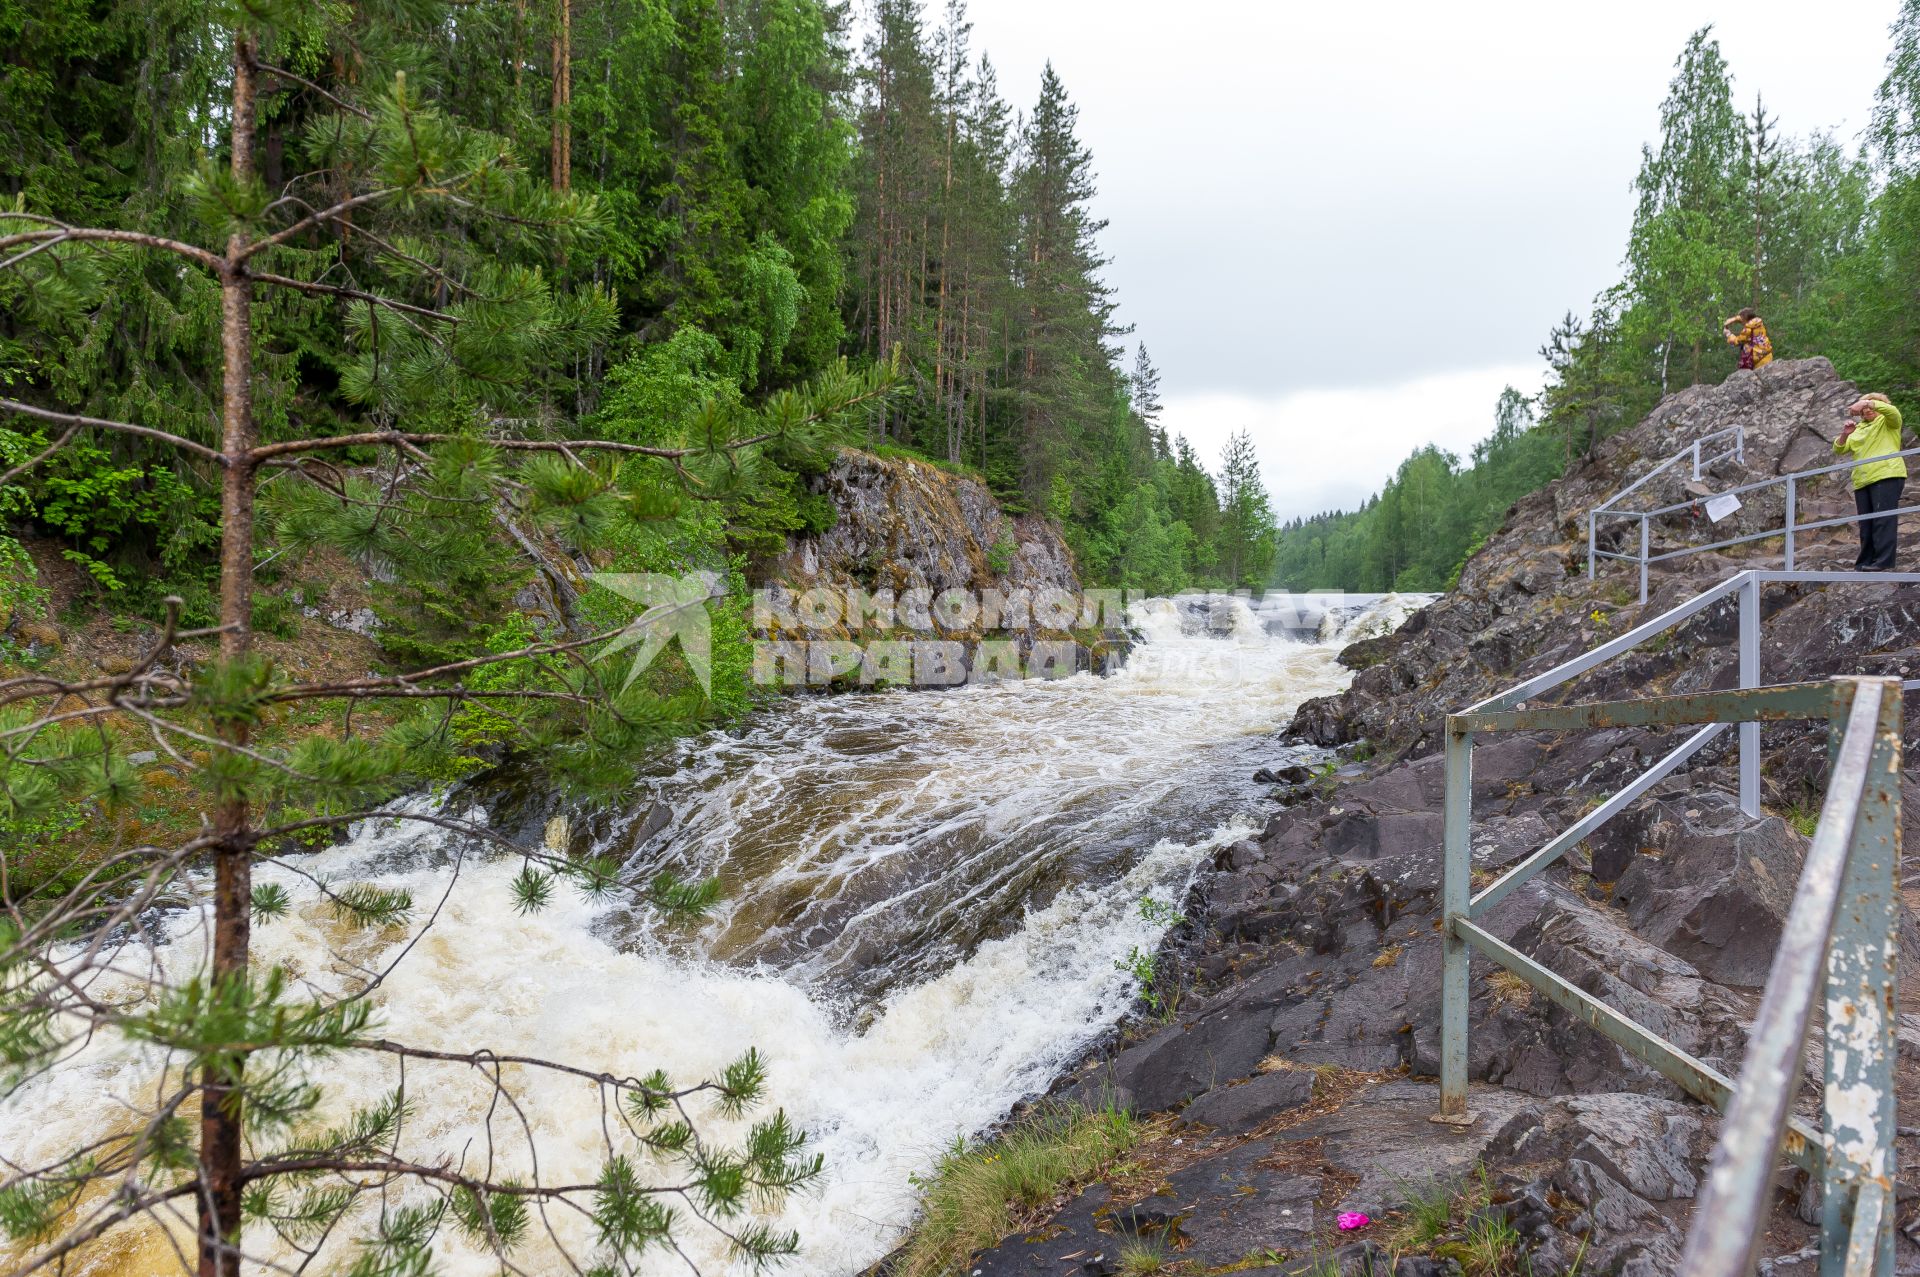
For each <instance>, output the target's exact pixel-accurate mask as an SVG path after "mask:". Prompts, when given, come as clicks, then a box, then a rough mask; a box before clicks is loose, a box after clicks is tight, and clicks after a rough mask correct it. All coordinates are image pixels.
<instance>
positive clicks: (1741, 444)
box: [1587, 426, 1747, 603]
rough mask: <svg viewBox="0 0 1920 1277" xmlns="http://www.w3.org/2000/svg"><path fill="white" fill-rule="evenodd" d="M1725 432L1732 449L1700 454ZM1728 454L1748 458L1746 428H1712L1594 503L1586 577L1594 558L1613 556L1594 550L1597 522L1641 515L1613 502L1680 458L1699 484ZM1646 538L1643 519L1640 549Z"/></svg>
mask: <svg viewBox="0 0 1920 1277" xmlns="http://www.w3.org/2000/svg"><path fill="white" fill-rule="evenodd" d="M1728 435H1731V436H1733V446H1732V447H1731V448H1729V449H1727V450H1726V451H1725V452H1718V453H1714V454H1713V455H1712V456H1706V457H1703V456H1702V454H1701V448H1702V445H1705V444H1708V443H1711V442H1712V441H1714V440H1716V439H1724V438H1726V437H1727V436H1728ZM1729 457H1731V458H1733V459H1734V460H1735V461H1737V462H1738V463H1740V464H1741V465H1745V464H1746V461H1747V431H1746V427H1744V426H1728V427H1727V428H1726V429H1724V430H1715V431H1713V432H1712V433H1710V434H1705V435H1702V436H1701V437H1700V438H1698V439H1695V440H1694V441H1693V442H1692V443H1691V444H1689V445H1687V446H1686V447H1685V448H1683V449H1681V450H1680V451H1679V452H1676V453H1674V454H1673V455H1672V456H1671V457H1668V458H1667V459H1666V460H1665V461H1662V462H1661V463H1660V464H1659V465H1657V466H1655V467H1654V468H1653V469H1651V470H1649V471H1647V472H1646V473H1645V474H1643V475H1641V476H1640V477H1639V478H1638V479H1635V480H1634V481H1633V482H1632V483H1629V484H1628V485H1627V486H1626V487H1624V488H1622V489H1620V491H1618V492H1616V493H1614V494H1613V495H1612V496H1610V497H1608V498H1607V499H1606V500H1605V501H1602V502H1601V503H1600V504H1599V505H1597V506H1595V507H1594V508H1593V509H1591V510H1589V511H1587V579H1588V580H1589V581H1591V580H1593V573H1594V560H1595V558H1596V557H1607V558H1612V557H1616V556H1613V555H1601V556H1597V555H1596V550H1595V545H1594V528H1595V524H1596V522H1597V521H1598V520H1599V519H1602V518H1621V519H1633V518H1640V514H1639V512H1638V511H1636V510H1617V509H1614V508H1613V507H1614V506H1615V504H1616V503H1618V502H1621V501H1624V500H1626V499H1627V498H1628V497H1630V496H1632V495H1633V494H1634V493H1636V492H1638V491H1639V490H1640V489H1641V488H1643V487H1645V486H1646V485H1647V484H1649V483H1651V482H1653V481H1654V480H1655V479H1657V478H1659V477H1660V476H1661V475H1663V474H1665V473H1666V472H1667V471H1669V470H1671V469H1673V467H1675V466H1676V465H1679V464H1680V463H1681V462H1682V461H1685V460H1688V459H1689V458H1691V459H1692V461H1693V479H1694V482H1696V483H1698V482H1699V481H1700V476H1701V474H1702V473H1703V472H1704V471H1705V469H1706V467H1708V466H1712V465H1717V464H1718V463H1720V462H1722V461H1725V460H1727V458H1729ZM1646 539H1647V529H1646V520H1645V519H1641V524H1640V540H1641V544H1642V548H1644V547H1645V543H1646ZM1640 601H1641V602H1642V603H1644V602H1646V599H1645V597H1644V596H1643V597H1642V598H1641V600H1640Z"/></svg>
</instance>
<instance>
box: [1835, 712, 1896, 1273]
mask: <svg viewBox="0 0 1920 1277" xmlns="http://www.w3.org/2000/svg"><path fill="white" fill-rule="evenodd" d="M1860 681H1862V682H1866V681H1868V680H1864V679H1863V680H1860ZM1874 681H1881V682H1884V684H1885V686H1884V688H1883V690H1882V693H1881V699H1880V714H1879V721H1878V723H1877V724H1876V727H1875V733H1874V746H1873V757H1872V761H1871V763H1870V764H1869V765H1868V769H1867V778H1866V786H1865V791H1864V793H1863V795H1862V801H1861V805H1860V814H1859V818H1858V819H1857V820H1856V821H1855V822H1854V827H1853V841H1852V846H1851V849H1850V855H1849V857H1848V860H1847V868H1846V876H1845V877H1844V878H1843V879H1842V880H1841V885H1840V907H1839V910H1838V911H1837V913H1836V914H1835V917H1834V923H1833V939H1832V947H1831V948H1830V949H1829V950H1828V952H1827V987H1826V1013H1827V1040H1826V1093H1825V1097H1824V1100H1823V1102H1822V1106H1821V1118H1822V1122H1821V1125H1822V1129H1823V1132H1824V1135H1825V1144H1826V1172H1825V1175H1824V1176H1823V1179H1822V1184H1821V1198H1820V1273H1821V1277H1840V1275H1841V1274H1842V1273H1844V1272H1848V1271H1850V1270H1849V1269H1848V1266H1847V1262H1846V1261H1847V1252H1848V1251H1849V1250H1850V1249H1851V1250H1853V1251H1854V1253H1855V1254H1856V1255H1858V1254H1863V1253H1864V1254H1870V1255H1872V1256H1874V1262H1873V1268H1872V1271H1873V1272H1874V1273H1875V1274H1876V1275H1877V1277H1887V1275H1888V1274H1891V1273H1892V1272H1893V1212H1892V1211H1889V1210H1875V1209H1872V1208H1871V1207H1872V1205H1873V1203H1874V1202H1875V1201H1876V1200H1877V1201H1879V1202H1885V1201H1888V1200H1890V1199H1891V1195H1892V1193H1893V1185H1894V1179H1895V1176H1896V1172H1897V1170H1898V1167H1897V1165H1896V1161H1895V1151H1894V1144H1893V1140H1894V1133H1895V1128H1894V1091H1893V1071H1894V1062H1895V1059H1896V1052H1897V1048H1896V1045H1895V1040H1894V1026H1895V1023H1896V1016H1897V1014H1898V1006H1899V1004H1898V1001H1897V998H1896V991H1895V987H1894V980H1895V970H1894V968H1895V944H1896V939H1897V937H1898V935H1899V930H1898V928H1899V916H1898V903H1897V902H1898V900H1899V894H1898V891H1899V885H1898V876H1899V865H1900V754H1901V749H1900V730H1901V712H1900V711H1901V705H1900V693H1901V688H1900V683H1899V681H1898V680H1896V679H1886V680H1874ZM1870 1190H1878V1191H1879V1193H1881V1194H1883V1195H1882V1196H1879V1197H1878V1198H1877V1199H1876V1197H1875V1195H1874V1193H1873V1192H1871V1191H1870ZM1863 1194H1865V1197H1866V1200H1864V1201H1863ZM1863 1207H1865V1209H1862V1208H1863ZM1856 1226H1858V1227H1860V1228H1862V1229H1871V1230H1873V1232H1874V1234H1875V1235H1874V1236H1873V1237H1871V1238H1868V1237H1865V1236H1862V1237H1857V1238H1856V1237H1853V1236H1852V1234H1853V1232H1854V1229H1855V1227H1856Z"/></svg>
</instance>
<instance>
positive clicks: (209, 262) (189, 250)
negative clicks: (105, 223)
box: [0, 213, 227, 271]
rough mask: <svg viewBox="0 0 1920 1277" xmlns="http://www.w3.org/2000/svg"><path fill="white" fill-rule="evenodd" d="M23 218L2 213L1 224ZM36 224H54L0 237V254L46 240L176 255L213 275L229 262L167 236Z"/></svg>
mask: <svg viewBox="0 0 1920 1277" xmlns="http://www.w3.org/2000/svg"><path fill="white" fill-rule="evenodd" d="M21 216H22V214H19V213H0V222H5V221H6V220H7V219H9V218H17V217H21ZM33 220H35V221H38V222H48V223H51V224H50V225H49V226H48V227H47V229H45V230H39V231H17V232H15V233H14V234H12V235H0V252H4V251H6V250H7V249H11V248H15V247H18V246H19V245H21V244H38V243H42V242H44V241H46V240H72V241H80V242H96V243H106V244H132V245H135V246H136V247H139V248H157V249H159V250H161V251H162V252H167V253H175V254H177V255H179V256H181V257H184V258H186V259H188V260H189V261H193V262H197V263H199V264H200V265H202V266H204V267H206V268H207V269H208V270H211V271H219V270H223V269H225V267H226V265H227V259H226V258H224V257H222V256H220V255H219V254H218V253H213V252H209V251H208V250H206V249H204V248H201V247H200V246H199V245H198V244H189V243H187V242H185V241H184V240H177V239H168V238H167V237H166V236H164V235H148V234H146V233H145V232H143V231H115V230H107V229H104V228H102V227H98V226H68V225H67V224H66V223H65V222H56V221H54V220H53V219H52V218H50V217H35V218H34V219H33Z"/></svg>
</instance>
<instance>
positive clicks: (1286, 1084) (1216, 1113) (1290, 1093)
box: [1180, 1069, 1313, 1131]
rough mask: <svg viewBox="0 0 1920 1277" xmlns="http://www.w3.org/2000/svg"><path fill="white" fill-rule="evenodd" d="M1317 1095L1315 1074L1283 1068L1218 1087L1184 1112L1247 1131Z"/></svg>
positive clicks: (1202, 1122)
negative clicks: (1234, 1084) (1314, 1083)
mask: <svg viewBox="0 0 1920 1277" xmlns="http://www.w3.org/2000/svg"><path fill="white" fill-rule="evenodd" d="M1312 1098H1313V1074H1312V1073H1309V1072H1296V1071H1293V1070H1287V1069H1283V1070H1280V1071H1278V1072H1274V1073H1263V1074H1261V1075H1260V1076H1258V1077H1255V1078H1251V1079H1249V1080H1248V1081H1246V1082H1243V1083H1241V1084H1239V1085H1238V1086H1231V1085H1230V1086H1216V1087H1214V1088H1213V1089H1212V1090H1211V1091H1208V1092H1207V1093H1206V1094H1205V1095H1202V1096H1201V1097H1200V1098H1199V1099H1197V1100H1195V1101H1193V1103H1191V1104H1189V1105H1187V1107H1186V1109H1185V1110H1184V1111H1183V1112H1182V1113H1181V1114H1180V1117H1181V1120H1182V1121H1186V1122H1195V1123H1198V1124H1200V1125H1201V1126H1212V1127H1216V1128H1220V1129H1224V1130H1233V1131H1244V1130H1249V1129H1251V1128H1252V1127H1255V1126H1258V1125H1260V1123H1262V1122H1264V1121H1266V1120H1267V1119H1268V1118H1270V1117H1274V1116H1277V1115H1278V1114H1281V1113H1284V1112H1286V1111H1287V1110H1288V1109H1294V1108H1298V1107H1300V1106H1301V1105H1302V1104H1305V1103H1306V1102H1307V1101H1308V1100H1311V1099H1312Z"/></svg>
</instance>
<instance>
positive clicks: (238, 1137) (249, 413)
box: [199, 31, 257, 1277]
mask: <svg viewBox="0 0 1920 1277" xmlns="http://www.w3.org/2000/svg"><path fill="white" fill-rule="evenodd" d="M256 52H257V51H256V48H255V45H254V40H253V36H252V35H251V34H249V33H248V32H246V31H240V32H236V33H235V36H234V45H233V132H232V141H231V144H230V145H231V150H232V164H233V180H234V183H235V184H236V185H238V186H240V187H243V188H244V187H246V186H247V185H249V184H250V183H251V182H252V181H253V142H254V93H255V90H254V76H255V73H256V68H255V57H256ZM246 247H247V237H246V234H245V232H243V231H235V232H234V233H233V234H232V235H231V236H229V237H228V239H227V258H226V264H225V265H224V266H223V267H222V269H221V273H220V344H221V354H222V363H223V387H222V401H221V422H222V439H221V447H220V450H221V452H222V454H223V455H224V456H225V458H226V474H225V476H224V479H223V482H222V484H221V491H220V624H221V626H222V627H223V628H222V630H221V633H220V659H221V660H222V661H223V662H228V663H231V662H234V661H238V660H240V659H242V658H243V657H245V656H246V654H247V652H248V650H249V649H250V648H251V646H252V640H253V635H252V626H253V456H252V454H253V448H254V444H255V443H256V442H257V437H256V433H255V429H254V422H253V286H252V284H251V283H250V282H249V276H248V271H247V267H246V265H245V263H244V262H241V261H240V256H241V254H242V253H243V252H244V251H245V250H246ZM219 730H220V738H221V739H222V740H224V741H226V742H227V743H229V744H232V745H237V746H243V747H244V746H245V745H246V743H247V736H248V733H247V728H246V725H245V724H242V723H235V724H227V725H222V726H221V728H220V729H219ZM213 832H214V833H215V834H216V835H217V836H218V839H219V841H218V842H217V843H216V844H215V846H214V852H213V855H214V889H213V910H214V913H213V970H212V973H211V974H212V979H213V982H214V983H215V985H223V984H232V983H234V982H239V981H244V980H246V979H247V978H248V971H247V947H248V943H249V941H250V939H251V936H250V934H249V933H250V925H249V924H250V922H251V907H252V896H253V883H252V878H253V864H252V857H253V824H252V814H251V812H250V810H249V808H248V803H247V800H246V799H245V798H233V799H229V800H227V801H226V802H224V803H222V804H221V805H220V806H219V808H218V809H217V810H216V811H215V813H214V820H213ZM244 1059H245V1057H244V1056H239V1057H237V1058H236V1059H235V1060H234V1061H233V1063H232V1064H230V1065H228V1066H226V1067H227V1068H229V1069H230V1070H231V1072H230V1073H229V1074H225V1075H223V1074H222V1073H221V1072H220V1071H219V1069H218V1068H216V1067H215V1066H211V1065H210V1066H208V1068H207V1070H206V1071H205V1073H203V1074H202V1079H201V1080H202V1082H203V1084H204V1089H203V1091H202V1094H201V1100H200V1105H201V1107H200V1174H201V1180H202V1187H201V1193H200V1219H199V1272H200V1277H239V1273H240V1251H239V1243H240V1191H241V1188H242V1181H241V1170H242V1166H243V1162H244V1158H245V1151H244V1148H243V1145H242V1132H243V1128H244V1114H243V1113H242V1099H241V1092H240V1090H239V1082H240V1074H241V1071H242V1069H243V1068H244V1067H245V1066H244Z"/></svg>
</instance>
